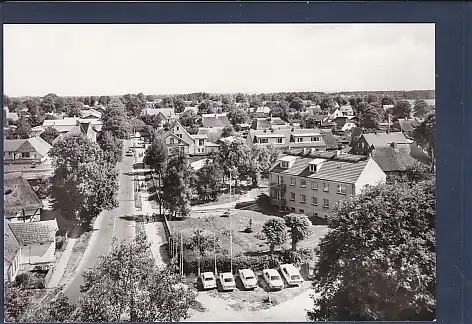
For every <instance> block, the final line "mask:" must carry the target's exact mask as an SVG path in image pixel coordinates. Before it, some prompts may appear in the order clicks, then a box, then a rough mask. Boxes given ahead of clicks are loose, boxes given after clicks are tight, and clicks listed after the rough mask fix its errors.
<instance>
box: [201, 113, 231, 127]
mask: <svg viewBox="0 0 472 324" xmlns="http://www.w3.org/2000/svg"><path fill="white" fill-rule="evenodd" d="M202 125H203V127H205V128H215V127H221V128H224V127H225V126H231V123H230V122H229V119H228V116H226V113H223V114H203V115H202Z"/></svg>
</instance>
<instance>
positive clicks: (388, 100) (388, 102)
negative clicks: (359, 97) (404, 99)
mask: <svg viewBox="0 0 472 324" xmlns="http://www.w3.org/2000/svg"><path fill="white" fill-rule="evenodd" d="M394 104H395V100H394V99H393V97H392V96H384V97H382V105H394Z"/></svg>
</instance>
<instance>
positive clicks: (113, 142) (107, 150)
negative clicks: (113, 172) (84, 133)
mask: <svg viewBox="0 0 472 324" xmlns="http://www.w3.org/2000/svg"><path fill="white" fill-rule="evenodd" d="M97 143H98V145H99V146H100V148H101V149H102V151H103V158H104V160H105V161H107V162H108V163H111V164H116V163H117V162H121V161H122V159H123V141H122V140H120V139H118V138H116V137H115V136H113V134H112V133H111V132H108V131H105V132H103V131H102V132H100V133H99V134H98V136H97Z"/></svg>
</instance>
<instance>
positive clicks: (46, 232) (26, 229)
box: [9, 219, 59, 245]
mask: <svg viewBox="0 0 472 324" xmlns="http://www.w3.org/2000/svg"><path fill="white" fill-rule="evenodd" d="M9 225H10V228H11V230H12V232H13V234H14V235H15V237H16V238H17V239H18V242H19V243H20V244H22V245H23V244H32V243H45V242H54V239H55V237H56V232H57V230H58V229H59V228H58V226H57V222H56V220H55V219H53V220H47V221H39V222H28V223H21V222H20V223H10V224H9Z"/></svg>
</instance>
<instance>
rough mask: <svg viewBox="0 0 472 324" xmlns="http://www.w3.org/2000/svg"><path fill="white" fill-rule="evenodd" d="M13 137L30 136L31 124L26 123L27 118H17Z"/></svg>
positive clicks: (23, 137)
mask: <svg viewBox="0 0 472 324" xmlns="http://www.w3.org/2000/svg"><path fill="white" fill-rule="evenodd" d="M13 133H14V138H22V139H25V138H30V137H31V125H30V124H29V123H28V120H27V119H26V118H24V117H22V118H20V119H19V120H18V125H17V127H16V129H15V131H14V132H13Z"/></svg>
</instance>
